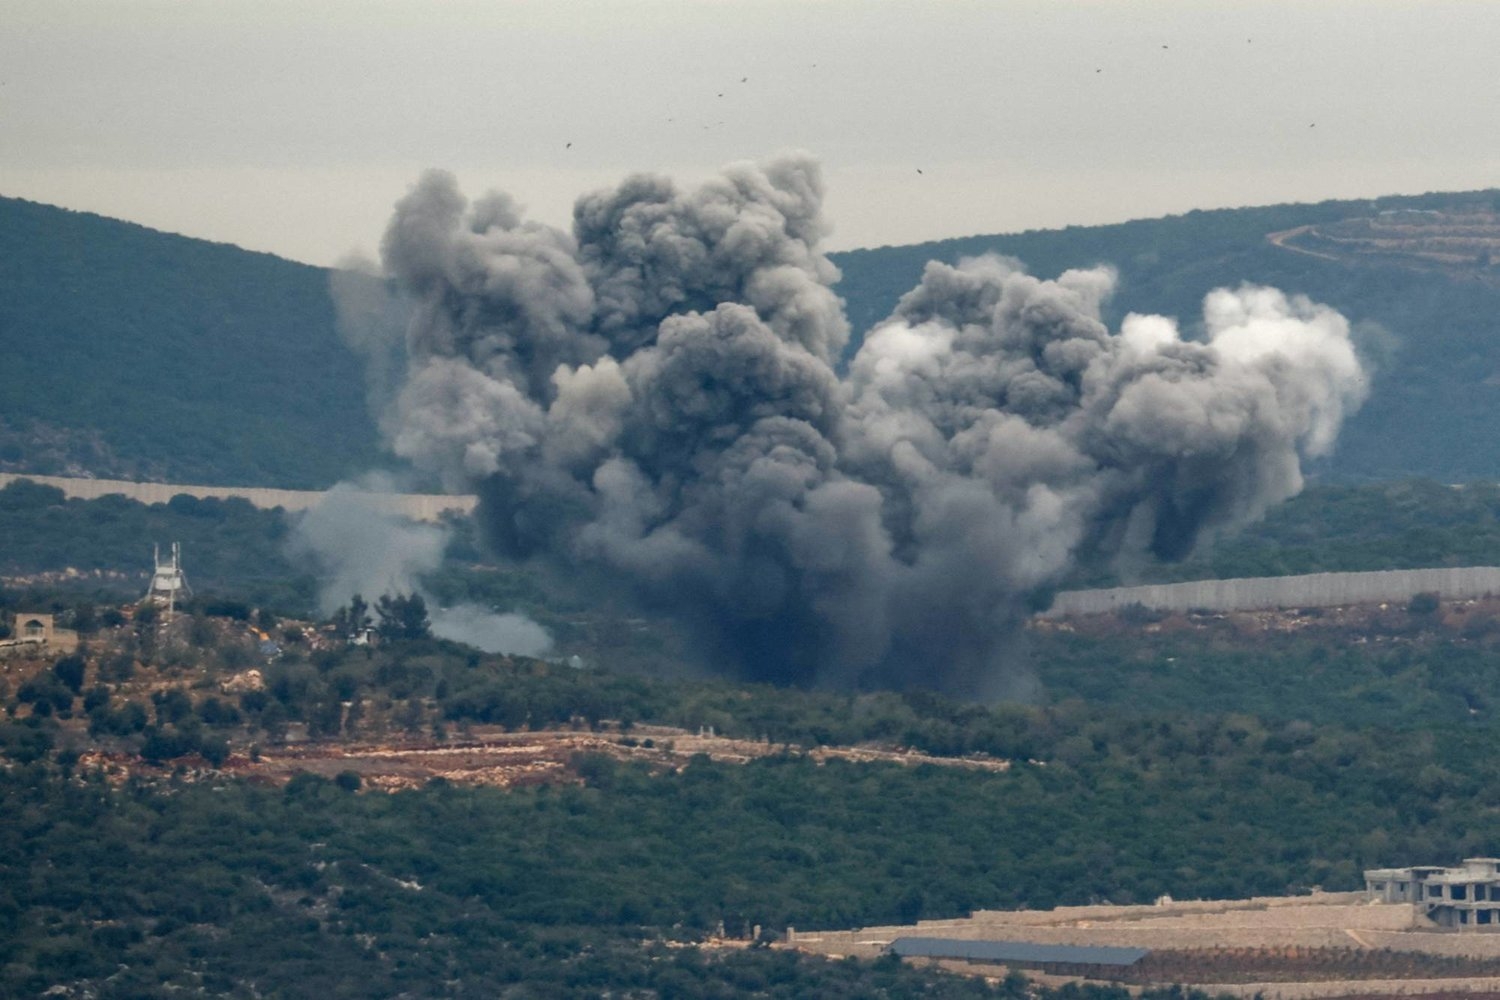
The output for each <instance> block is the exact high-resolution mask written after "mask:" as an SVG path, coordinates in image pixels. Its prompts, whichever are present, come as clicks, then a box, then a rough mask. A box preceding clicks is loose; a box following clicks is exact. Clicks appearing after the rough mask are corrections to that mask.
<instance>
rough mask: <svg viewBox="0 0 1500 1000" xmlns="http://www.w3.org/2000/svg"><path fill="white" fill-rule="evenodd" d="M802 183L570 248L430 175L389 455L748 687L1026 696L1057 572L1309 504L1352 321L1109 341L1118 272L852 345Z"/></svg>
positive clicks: (1172, 550) (1238, 293) (393, 253)
mask: <svg viewBox="0 0 1500 1000" xmlns="http://www.w3.org/2000/svg"><path fill="white" fill-rule="evenodd" d="M821 199H822V181H821V177H820V173H819V170H818V167H817V165H816V164H815V163H814V162H813V161H812V160H811V159H809V158H807V157H805V156H798V155H793V156H787V157H783V158H780V159H777V160H774V161H771V162H768V163H765V164H760V165H748V164H745V165H738V166H734V167H731V168H729V169H728V170H726V171H725V172H724V174H723V175H722V176H720V177H719V178H717V179H715V180H712V181H710V182H708V183H707V184H704V185H703V186H702V187H700V188H698V189H696V190H692V191H681V190H679V189H678V188H677V187H676V186H675V185H673V184H672V182H670V181H668V180H665V179H662V178H658V177H636V178H632V179H629V180H627V181H625V182H624V183H623V184H622V185H620V186H619V187H618V188H617V189H615V190H613V191H605V192H601V193H597V194H592V195H588V196H585V197H583V198H581V199H580V200H579V201H578V203H577V206H576V208H575V212H574V226H573V232H572V233H571V234H569V233H564V232H561V231H558V230H555V229H551V228H548V227H546V226H541V225H538V224H535V223H526V222H523V221H522V219H521V216H520V213H519V211H518V210H517V209H516V208H515V206H514V205H513V203H511V202H510V201H509V200H508V199H505V198H503V197H498V196H491V197H490V198H488V199H486V200H483V201H480V202H478V203H475V204H474V205H472V206H471V205H468V204H467V203H466V201H465V200H464V198H463V197H462V196H461V195H460V194H459V192H458V190H457V187H456V185H455V183H454V181H453V179H452V178H451V177H450V176H448V175H446V174H443V173H439V172H432V173H428V174H427V175H425V176H424V177H423V178H422V179H421V181H420V182H419V183H418V184H417V185H416V186H415V187H414V189H413V190H412V191H411V192H410V193H409V194H408V195H407V196H406V197H405V198H404V199H403V200H402V201H401V202H400V203H399V204H398V206H397V209H396V214H395V218H394V219H393V221H392V223H391V225H390V228H389V230H388V232H387V234H386V238H385V243H384V247H383V251H384V260H385V265H386V268H387V270H388V271H389V273H390V275H391V276H392V277H394V278H395V279H396V280H397V281H398V282H399V283H400V285H401V287H402V288H403V289H404V290H405V291H406V293H407V294H408V295H409V296H411V298H412V299H413V300H414V301H415V303H416V312H415V316H414V319H413V322H412V324H411V326H410V327H409V329H408V332H407V351H408V355H409V369H408V373H407V378H406V381H405V384H404V386H403V387H402V389H401V391H400V393H399V395H398V396H397V398H396V400H395V402H394V404H393V405H392V408H391V411H390V417H389V423H388V427H389V428H390V429H391V443H392V446H393V448H394V450H395V451H396V452H397V453H398V454H400V455H402V456H404V457H406V458H407V459H409V460H410V461H412V462H413V463H414V464H416V465H417V466H418V467H420V468H423V469H426V470H429V471H431V472H434V473H436V474H439V475H441V476H442V477H443V478H444V480H445V481H446V482H448V483H449V484H450V485H453V486H455V487H458V486H464V487H471V488H475V489H477V490H478V491H479V493H480V494H481V497H482V506H481V512H480V515H481V517H482V518H483V520H484V523H485V525H486V527H487V528H488V530H489V533H490V540H491V541H492V542H493V544H495V545H496V546H497V547H498V548H499V549H501V550H502V551H503V552H504V553H506V554H508V555H510V556H512V557H515V558H523V559H535V560H541V561H545V562H548V563H551V564H553V565H555V566H559V567H563V568H566V569H567V570H569V571H571V572H575V573H587V574H589V575H590V576H592V577H593V578H595V579H597V580H602V581H606V582H607V583H608V584H609V585H611V586H615V587H618V588H620V589H622V590H625V591H628V592H630V593H632V594H634V595H635V596H637V597H638V598H640V599H642V600H645V601H647V602H650V603H652V604H654V605H656V606H658V607H660V608H664V609H667V610H669V611H671V612H673V613H675V614H677V615H678V616H680V617H681V618H682V619H683V620H685V621H686V622H688V623H689V624H690V625H692V626H693V627H695V628H696V629H697V632H698V634H699V635H700V636H702V637H703V639H704V640H705V656H706V657H707V658H708V660H709V661H710V662H711V663H718V664H723V665H725V666H727V667H730V668H732V669H735V670H737V671H739V672H740V673H741V674H743V675H744V676H749V677H754V678H765V679H773V680H783V681H796V682H805V683H825V684H859V685H869V684H885V685H895V686H910V685H920V686H937V687H943V688H947V689H950V690H955V691H960V692H965V693H978V694H995V693H1006V692H1014V691H1015V690H1017V685H1018V683H1019V682H1018V681H1017V678H1016V675H1014V674H1012V673H1008V672H1007V671H1006V669H1005V660H1006V654H1007V651H1008V648H1009V645H1010V641H1011V638H1012V637H1013V635H1014V634H1015V626H1016V623H1017V621H1018V619H1019V617H1020V614H1021V612H1022V608H1023V605H1024V601H1025V598H1026V596H1027V595H1028V594H1029V593H1031V592H1032V591H1035V590H1036V589H1038V588H1043V587H1046V586H1048V585H1050V584H1053V583H1055V582H1056V581H1057V580H1058V579H1059V578H1060V577H1061V576H1062V575H1063V574H1064V573H1065V572H1066V571H1067V569H1068V568H1069V567H1070V566H1071V565H1072V564H1073V562H1074V560H1075V559H1077V558H1078V557H1079V555H1080V554H1082V553H1085V552H1088V553H1092V554H1096V555H1097V554H1102V555H1107V556H1113V557H1117V558H1120V559H1122V560H1126V561H1128V560H1131V559H1137V558H1148V557H1156V558H1166V559H1175V558H1180V557H1182V556H1184V555H1186V554H1187V553H1188V552H1190V551H1191V550H1192V549H1193V547H1194V546H1195V545H1197V544H1199V543H1200V542H1201V541H1203V540H1204V539H1206V538H1208V537H1210V536H1212V535H1213V534H1214V533H1216V532H1219V531H1222V530H1224V529H1226V528H1228V527H1231V526H1233V525H1235V524H1238V523H1241V522H1244V521H1246V520H1248V519H1252V518H1255V517H1258V516H1260V515H1261V514H1262V513H1263V512H1264V510H1265V509H1266V508H1267V506H1269V505H1271V504H1274V503H1277V502H1279V501H1281V500H1284V499H1286V498H1287V497H1289V496H1291V495H1293V494H1295V493H1296V492H1297V491H1298V490H1299V489H1300V488H1301V486H1302V478H1301V460H1302V459H1303V458H1304V457H1308V456H1313V455H1318V454H1321V453H1323V452H1326V451H1327V450H1328V449H1329V448H1330V447H1331V446H1332V444H1333V442H1334V439H1335V437H1336V435H1337V433H1338V429H1339V426H1340V423H1341V421H1342V419H1343V418H1344V416H1345V415H1346V414H1347V413H1348V412H1350V411H1352V410H1353V409H1354V408H1355V407H1357V406H1358V405H1359V404H1360V402H1361V401H1362V399H1363V395H1364V381H1363V376H1362V372H1361V368H1360V364H1359V362H1358V360H1357V358H1356V356H1355V353H1354V350H1353V348H1352V347H1351V345H1350V340H1349V331H1348V326H1347V324H1346V322H1345V321H1344V319H1343V317H1341V316H1339V315H1338V314H1337V313H1335V312H1333V311H1332V310H1329V309H1326V308H1323V307H1321V306H1317V305H1314V304H1313V303H1311V302H1308V301H1306V300H1304V299H1300V298H1293V299H1288V298H1287V297H1286V296H1284V295H1282V294H1281V293H1279V292H1277V291H1275V290H1272V289H1265V288H1253V287H1244V288H1240V289H1238V290H1219V291H1215V292H1213V293H1212V294H1211V295H1209V296H1208V298H1207V300H1206V302H1205V310H1204V321H1205V326H1206V329H1207V336H1206V338H1205V339H1203V340H1202V341H1186V340H1184V339H1183V338H1182V337H1181V336H1180V335H1179V332H1178V329H1177V327H1176V325H1175V323H1174V322H1173V321H1172V320H1169V319H1165V318H1162V317H1156V316H1136V315H1132V316H1130V317H1128V318H1127V319H1126V320H1125V321H1124V323H1123V324H1122V326H1121V328H1120V329H1119V330H1118V331H1112V330H1110V329H1108V328H1107V327H1106V326H1105V324H1104V323H1103V322H1102V320H1101V313H1100V309H1101V304H1102V303H1103V302H1104V301H1105V299H1106V298H1107V297H1108V296H1109V294H1110V292H1111V290H1112V288H1113V284H1114V276H1113V274H1112V272H1110V271H1109V270H1108V269H1107V268H1102V267H1101V268H1095V269H1090V270H1080V271H1069V272H1067V273H1065V274H1063V275H1061V276H1060V277H1058V278H1057V279H1055V280H1050V281H1049V280H1042V279H1039V278H1036V277H1033V276H1031V275H1028V274H1026V273H1025V272H1024V270H1023V269H1022V268H1021V266H1020V265H1019V264H1018V263H1017V262H1015V261H1010V260H1005V259H1002V258H998V257H985V258H980V259H977V260H970V261H965V262H962V263H961V264H959V265H958V266H956V267H955V266H949V265H945V264H936V263H934V264H931V265H929V266H928V268H927V271H926V273H925V274H924V276H923V278H922V281H921V284H920V285H919V286H918V287H917V288H916V289H914V290H913V291H912V292H910V293H909V294H907V295H906V297H905V298H903V299H902V300H901V303H900V305H899V307H898V308H897V310H896V312H895V314H894V315H893V316H892V317H891V318H890V319H889V320H887V321H886V322H884V323H882V324H879V325H878V326H877V327H876V328H875V329H874V330H872V331H871V332H870V333H869V334H868V336H867V337H866V338H865V341H864V343H863V346H862V347H861V349H860V350H859V352H858V354H857V355H856V356H855V358H854V359H853V362H852V364H851V366H850V370H849V372H848V375H847V377H844V378H840V377H839V375H838V374H837V373H836V372H835V370H834V367H833V360H834V359H835V358H836V357H838V356H839V352H840V350H841V348H842V347H843V345H844V344H845V342H846V340H847V337H848V328H847V324H846V322H845V320H844V318H843V314H842V309H841V303H840V301H839V300H838V298H837V297H836V296H835V295H834V293H833V292H832V290H831V288H830V286H831V284H832V283H833V282H834V281H836V280H837V276H838V274H837V270H836V269H835V268H834V267H833V265H832V264H831V263H830V262H829V261H828V259H827V258H826V257H825V256H824V255H823V254H822V252H821V251H820V250H819V242H820V240H821V239H822V237H823V235H824V234H825V229H826V227H825V225H824V223H823V221H822V217H821V211H820V205H821Z"/></svg>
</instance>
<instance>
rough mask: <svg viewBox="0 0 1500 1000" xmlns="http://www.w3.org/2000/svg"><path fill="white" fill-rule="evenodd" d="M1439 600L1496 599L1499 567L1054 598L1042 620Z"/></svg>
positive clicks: (1200, 583)
mask: <svg viewBox="0 0 1500 1000" xmlns="http://www.w3.org/2000/svg"><path fill="white" fill-rule="evenodd" d="M1428 592H1430V593H1435V594H1437V595H1438V596H1439V597H1441V598H1443V599H1444V600H1468V599H1472V598H1480V597H1489V596H1495V595H1500V567H1496V566H1462V567H1444V568H1441V569H1394V570H1382V571H1378V572H1371V573H1309V574H1307V575H1306V576H1264V577H1248V578H1244V579H1237V580H1193V581H1190V582H1188V583H1156V584H1148V585H1146V586H1141V587H1111V588H1108V589H1105V590H1071V591H1063V592H1062V593H1059V594H1058V595H1057V597H1056V598H1055V599H1054V600H1053V602H1052V607H1051V608H1049V609H1048V610H1047V611H1045V612H1043V615H1044V617H1049V618H1058V617H1062V616H1064V615H1097V614H1105V613H1107V612H1111V611H1118V610H1119V609H1120V608H1123V607H1125V606H1127V605H1132V604H1139V605H1142V606H1143V607H1147V608H1153V609H1156V610H1160V611H1187V610H1189V609H1192V608H1203V609H1204V610H1207V611H1256V610H1261V609H1267V608H1316V607H1341V606H1344V605H1348V604H1376V603H1381V602H1398V601H1399V602H1405V601H1408V600H1410V599H1411V598H1412V596H1413V595H1415V594H1421V593H1428Z"/></svg>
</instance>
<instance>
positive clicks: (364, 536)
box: [288, 474, 552, 656]
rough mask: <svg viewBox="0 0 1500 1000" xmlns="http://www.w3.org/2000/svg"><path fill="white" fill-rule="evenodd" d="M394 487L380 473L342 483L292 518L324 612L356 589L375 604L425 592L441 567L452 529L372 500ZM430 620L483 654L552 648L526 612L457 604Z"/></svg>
mask: <svg viewBox="0 0 1500 1000" xmlns="http://www.w3.org/2000/svg"><path fill="white" fill-rule="evenodd" d="M392 489H393V483H392V482H391V481H390V480H389V479H386V478H383V477H381V476H379V475H378V474H372V475H370V476H367V477H365V478H364V479H363V480H362V481H360V482H358V483H339V484H338V485H337V486H334V487H333V488H332V489H330V490H329V491H328V492H327V493H325V494H324V495H323V498H322V500H321V501H320V502H319V503H318V505H317V506H316V507H313V508H311V509H310V510H307V511H304V512H303V513H302V514H300V515H298V516H297V518H296V520H295V521H294V522H293V524H292V533H291V536H290V538H289V539H288V549H289V553H290V555H291V556H292V557H293V558H294V559H298V560H301V561H304V562H307V563H309V564H311V565H312V566H314V567H315V568H316V569H317V571H318V575H319V577H320V578H321V581H322V583H321V586H320V588H319V592H318V604H319V610H321V611H322V613H323V614H324V615H332V614H334V612H335V611H336V610H337V609H338V608H341V607H343V606H345V605H347V604H349V603H350V600H351V599H352V598H353V597H354V596H355V595H361V596H363V597H364V598H366V599H368V600H369V601H371V602H373V601H375V599H376V598H378V597H380V596H382V595H391V596H396V595H402V594H423V593H424V591H423V587H422V578H423V577H424V576H427V575H428V574H430V573H432V572H434V571H435V570H437V568H438V567H439V566H441V565H442V563H443V553H444V551H445V550H446V549H447V547H448V529H447V528H444V527H442V526H440V525H436V524H419V523H416V522H413V521H408V520H406V519H404V518H400V517H397V516H395V515H393V514H390V513H388V512H387V511H384V510H382V509H380V507H379V505H378V504H377V503H374V502H372V501H371V496H372V494H373V495H379V494H383V493H390V492H391V491H392ZM424 596H427V597H428V603H429V605H431V604H432V601H431V599H430V596H428V595H424ZM431 618H432V634H433V635H435V636H438V637H439V638H442V639H452V640H454V641H455V642H465V643H468V644H469V645H471V646H474V647H476V648H478V649H482V650H484V651H485V652H489V653H517V654H520V655H522V656H542V655H545V654H546V653H549V652H550V651H551V650H552V637H551V636H550V635H548V634H547V630H546V629H545V628H543V627H542V626H541V625H539V624H537V623H536V622H534V621H532V620H531V619H530V618H527V617H526V616H525V615H522V614H518V613H514V612H508V613H500V612H495V611H491V610H489V609H487V608H482V607H479V606H477V605H474V604H458V605H454V606H453V607H449V608H441V607H435V608H433V609H432V612H431Z"/></svg>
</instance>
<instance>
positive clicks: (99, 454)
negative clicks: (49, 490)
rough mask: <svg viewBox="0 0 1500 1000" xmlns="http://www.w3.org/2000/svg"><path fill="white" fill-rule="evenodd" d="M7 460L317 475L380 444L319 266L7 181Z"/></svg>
mask: <svg viewBox="0 0 1500 1000" xmlns="http://www.w3.org/2000/svg"><path fill="white" fill-rule="evenodd" d="M0 344H3V345H4V351H5V365H4V383H3V389H0V471H12V472H21V471H25V472H39V473H54V474H91V475H98V476H114V477H118V478H124V479H169V478H170V479H178V480H181V481H188V482H206V483H237V484H239V483H242V484H248V485H265V486H285V487H319V486H327V485H329V484H331V483H332V482H334V481H336V480H337V479H338V478H339V477H341V476H344V475H347V474H349V473H353V472H357V471H360V470H362V469H367V468H369V467H370V466H372V465H373V464H375V463H376V462H378V461H379V459H380V453H379V449H378V447H377V440H376V434H375V430H374V427H373V424H372V421H371V420H370V417H369V414H368V413H367V411H366V405H365V390H364V380H363V377H362V375H361V370H360V366H359V363H358V360H357V359H356V358H355V357H354V356H353V355H352V354H351V353H350V352H349V350H348V349H347V348H346V347H345V346H344V344H343V343H342V342H341V341H340V340H339V337H338V335H337V332H336V328H335V326H334V313H333V306H332V303H331V301H330V300H329V295H328V276H327V272H326V271H324V270H323V269H321V268H315V267H309V266H307V265H305V264H297V263H293V262H292V261H288V260H283V259H281V258H279V257H274V256H272V255H270V254H264V253H253V252H250V251H246V250H241V249H240V248H238V247H234V246H230V245H227V244H221V243H209V242H207V241H204V240H197V239H190V238H188V237H183V236H174V235H171V234H168V233H161V232H157V231H155V230H152V229H147V228H146V227H144V226H138V225H134V224H132V223H127V222H118V221H115V220H112V219H105V218H103V217H101V216H97V215H91V214H88V213H84V212H72V211H68V210H65V209H60V208H54V207H51V206H47V205H39V204H36V203H34V202H29V201H22V200H19V199H14V198H0Z"/></svg>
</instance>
